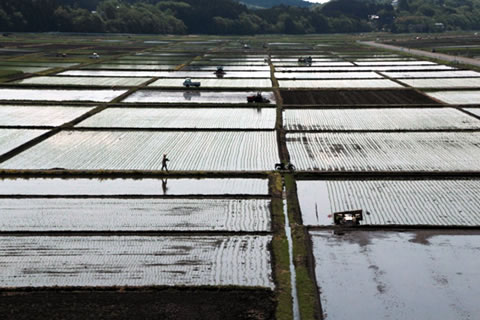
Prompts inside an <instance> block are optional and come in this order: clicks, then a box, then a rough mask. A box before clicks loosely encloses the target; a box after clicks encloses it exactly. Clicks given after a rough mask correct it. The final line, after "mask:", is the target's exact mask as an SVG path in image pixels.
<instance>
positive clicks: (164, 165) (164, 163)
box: [162, 154, 170, 172]
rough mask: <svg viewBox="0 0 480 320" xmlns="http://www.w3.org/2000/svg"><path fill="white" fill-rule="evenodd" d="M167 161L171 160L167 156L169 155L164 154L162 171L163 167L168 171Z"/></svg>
mask: <svg viewBox="0 0 480 320" xmlns="http://www.w3.org/2000/svg"><path fill="white" fill-rule="evenodd" d="M167 161H170V160H169V159H168V158H167V155H166V154H164V155H163V159H162V171H163V169H165V170H166V171H167V172H168V168H167Z"/></svg>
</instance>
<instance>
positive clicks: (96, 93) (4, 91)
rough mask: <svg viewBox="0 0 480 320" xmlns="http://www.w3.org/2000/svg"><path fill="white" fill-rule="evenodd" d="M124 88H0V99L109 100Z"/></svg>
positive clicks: (122, 91) (117, 95)
mask: <svg viewBox="0 0 480 320" xmlns="http://www.w3.org/2000/svg"><path fill="white" fill-rule="evenodd" d="M126 92H127V91H126V90H110V89H108V90H107V89H102V90H87V89H85V90H74V89H17V88H13V89H8V88H0V100H7V101H23V100H27V101H94V102H109V101H112V100H113V99H115V98H117V97H119V96H121V95H122V94H124V93H126Z"/></svg>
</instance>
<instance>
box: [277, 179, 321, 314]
mask: <svg viewBox="0 0 480 320" xmlns="http://www.w3.org/2000/svg"><path fill="white" fill-rule="evenodd" d="M284 179H285V180H284V181H285V188H286V191H287V204H288V207H287V210H288V218H289V221H290V227H291V229H292V239H293V260H294V264H295V270H296V275H297V296H298V304H299V309H300V317H301V319H323V316H322V312H321V306H320V299H319V294H318V290H317V288H316V279H315V272H314V264H313V256H312V251H311V244H310V240H309V237H308V230H307V228H305V227H304V226H303V225H302V218H301V215H300V207H299V203H298V197H297V189H296V183H295V178H294V175H293V174H285V176H284Z"/></svg>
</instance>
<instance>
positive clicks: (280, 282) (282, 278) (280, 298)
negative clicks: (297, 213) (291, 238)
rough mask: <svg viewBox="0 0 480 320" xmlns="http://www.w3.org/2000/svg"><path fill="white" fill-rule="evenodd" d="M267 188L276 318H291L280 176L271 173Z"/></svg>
mask: <svg viewBox="0 0 480 320" xmlns="http://www.w3.org/2000/svg"><path fill="white" fill-rule="evenodd" d="M269 189H270V194H271V196H272V225H273V232H274V234H273V240H272V253H273V259H272V260H273V262H274V264H273V266H274V270H273V271H274V276H275V285H276V286H275V297H276V303H277V304H276V310H275V318H276V319H277V320H291V319H293V309H292V307H293V304H292V295H291V292H292V287H291V283H290V264H289V255H288V240H287V236H286V234H285V223H284V221H285V220H284V216H283V201H282V178H281V176H280V174H278V173H273V174H272V175H270V179H269Z"/></svg>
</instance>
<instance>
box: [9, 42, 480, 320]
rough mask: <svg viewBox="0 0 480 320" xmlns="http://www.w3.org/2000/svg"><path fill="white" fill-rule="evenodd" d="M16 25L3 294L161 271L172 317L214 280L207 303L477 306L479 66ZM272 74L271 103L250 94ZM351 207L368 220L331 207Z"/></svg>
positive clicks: (459, 309) (347, 48)
mask: <svg viewBox="0 0 480 320" xmlns="http://www.w3.org/2000/svg"><path fill="white" fill-rule="evenodd" d="M19 37H20V36H19ZM22 37H25V39H24V40H23V41H24V42H25V46H26V48H28V50H29V51H26V52H20V51H18V52H17V51H15V55H13V56H12V55H1V56H0V70H7V69H4V68H18V69H12V70H17V71H18V70H20V71H19V73H15V74H14V76H10V75H7V76H5V77H3V78H0V81H1V84H0V250H1V251H2V252H3V253H4V254H3V256H4V258H5V259H2V262H1V264H2V267H3V269H2V270H3V271H2V273H1V274H0V289H1V290H0V296H1V297H2V299H3V298H5V297H8V298H9V299H10V300H9V301H14V302H15V303H20V304H18V306H20V305H23V306H33V305H35V303H34V302H35V301H34V297H33V296H34V295H33V294H32V293H31V292H30V293H28V292H29V290H38V292H40V293H42V294H43V293H45V292H48V293H49V294H50V295H53V294H58V295H61V296H62V297H73V296H74V295H75V294H74V293H73V292H72V291H71V290H72V289H73V288H75V290H78V289H79V288H80V289H81V290H88V292H89V293H90V294H97V295H98V294H102V293H103V294H104V295H103V297H104V298H103V299H106V298H105V297H106V296H107V294H109V295H111V297H110V298H108V299H110V300H109V301H108V302H109V303H110V304H109V305H110V306H111V305H114V306H118V307H119V308H120V307H124V306H125V304H122V305H121V306H120V304H119V303H118V302H117V303H116V302H113V303H112V302H111V301H113V300H115V299H116V300H115V301H119V300H118V299H121V297H122V295H125V294H127V293H132V292H133V293H136V294H144V293H148V292H150V291H149V290H152V287H153V288H155V289H154V291H152V292H156V293H157V294H160V293H162V294H163V296H162V298H161V302H165V303H164V304H165V305H169V306H170V304H169V301H170V300H169V299H174V298H172V297H174V296H175V294H177V295H178V299H177V300H178V301H182V303H183V304H184V305H185V304H189V305H188V306H187V307H185V306H182V307H178V308H177V307H171V308H169V310H168V311H167V312H166V314H165V318H182V317H181V316H180V314H181V312H184V310H187V309H188V308H191V307H192V306H191V305H190V300H189V297H190V296H192V295H193V294H194V293H198V292H201V293H202V294H201V295H202V296H203V297H213V296H214V295H215V292H220V293H218V294H217V295H216V296H215V297H216V298H215V299H213V300H210V301H209V302H208V305H209V306H211V308H210V309H209V310H207V311H205V313H204V314H205V316H204V318H210V319H215V318H219V317H216V315H218V314H220V313H219V311H212V310H220V309H221V310H228V311H229V312H230V310H236V311H232V312H237V313H236V314H232V315H231V317H233V318H245V319H275V315H273V314H272V312H271V310H274V309H275V308H276V307H277V308H280V306H281V307H284V308H286V309H291V310H295V309H296V307H295V306H294V305H292V306H291V307H286V306H290V304H291V302H292V301H294V303H295V301H298V300H299V301H300V304H301V305H302V306H303V308H302V309H301V313H302V319H311V318H321V317H322V315H323V317H324V318H325V319H352V318H390V319H406V318H412V319H416V318H418V319H430V318H432V319H433V318H438V317H439V315H440V317H444V318H445V317H446V318H452V319H470V318H471V319H474V318H478V316H479V315H480V310H479V309H478V307H477V304H476V303H475V302H474V301H475V297H476V296H478V288H477V287H478V285H477V284H475V283H474V282H473V285H472V281H475V280H472V279H477V278H478V277H475V276H476V274H477V273H478V272H477V271H476V270H477V269H478V261H477V260H478V259H475V257H476V251H478V243H477V242H478V241H477V240H478V239H477V238H478V232H477V231H478V230H477V229H478V227H479V226H480V216H479V214H478V212H479V210H478V208H479V207H480V203H479V201H478V196H477V194H478V192H479V191H480V185H479V181H480V180H479V178H478V173H479V172H480V167H479V165H478V158H479V157H480V149H479V145H480V140H479V139H480V136H479V135H478V131H479V124H480V123H479V121H480V119H479V116H480V112H479V111H478V110H477V108H476V105H479V104H480V103H479V102H478V101H479V99H478V98H479V92H477V91H475V90H473V88H480V84H479V83H477V82H478V79H480V77H479V74H480V73H478V72H477V71H474V70H469V69H468V68H467V67H465V66H461V65H455V67H453V66H447V65H442V64H439V63H438V62H432V61H427V60H425V59H427V58H424V57H414V56H405V55H401V54H393V53H390V52H387V51H381V50H379V49H371V48H367V47H361V46H359V45H358V44H356V43H354V42H352V40H351V39H350V38H348V39H347V38H345V39H338V36H335V38H332V37H327V36H324V37H323V36H318V37H317V36H315V37H308V38H307V37H302V36H295V37H293V38H285V39H283V38H282V37H275V38H271V39H270V38H269V39H266V38H265V39H263V38H262V39H256V38H246V37H245V38H242V39H241V40H239V39H230V38H228V39H227V38H218V37H216V38H212V37H206V36H195V37H193V36H192V37H174V36H172V37H160V36H148V35H143V36H139V37H138V38H137V37H136V36H130V37H129V38H128V40H126V38H125V36H113V35H109V36H108V37H104V36H102V35H96V36H95V39H93V40H92V39H91V38H85V37H84V36H80V35H78V36H69V37H68V39H69V41H71V42H72V43H69V44H68V45H69V47H68V46H67V47H60V44H58V39H56V38H57V37H58V35H55V36H52V35H42V36H41V38H40V39H39V38H35V39H34V38H28V36H27V35H22ZM352 38H353V36H352ZM52 39H55V41H56V42H53V40H52ZM42 41H44V42H48V44H42V43H41V42H42ZM15 43H18V42H15ZM39 43H40V44H42V45H39ZM56 43H57V44H56ZM244 44H249V45H250V48H249V49H246V48H245V47H244ZM2 45H3V42H2ZM63 45H65V46H66V45H67V44H63ZM6 47H7V48H6V49H9V48H10V47H9V46H6ZM17 47H18V48H17ZM20 47H22V48H23V46H18V45H16V46H15V48H13V45H12V48H10V49H12V50H18V49H19V48H20ZM61 48H65V50H70V51H68V52H67V57H66V58H61V57H56V53H57V52H58V51H59V50H61ZM32 50H34V51H32ZM92 52H98V53H99V54H100V55H101V58H100V59H91V58H89V56H90V55H91V54H92ZM33 53H35V54H33ZM26 54H28V55H29V56H28V57H26V56H25V57H24V55H26ZM37 54H38V56H37ZM306 56H311V57H312V58H313V61H312V64H311V65H308V64H305V63H302V62H299V61H298V59H299V58H302V57H303V58H305V57H306ZM27 58H28V59H27ZM62 59H63V60H62ZM37 60H38V61H37ZM217 67H223V70H224V71H225V72H226V74H225V75H224V76H223V78H219V77H217V76H216V75H215V74H214V72H215V71H216V70H217ZM22 70H23V72H24V73H23V74H22V73H21V71H22ZM47 70H51V71H47ZM45 71H47V72H45ZM26 72H30V73H32V74H27V73H26ZM39 72H43V73H41V74H38V73H39ZM185 78H192V80H193V81H200V82H201V86H200V88H192V89H190V88H189V89H186V88H181V89H180V87H182V84H183V80H184V79H185ZM27 86H28V88H27ZM71 86H79V87H80V88H81V89H80V88H76V89H73V88H71ZM97 86H104V87H105V89H102V88H96V87H97ZM114 87H128V89H129V90H128V91H127V90H126V88H124V90H115V89H114ZM468 87H470V88H472V89H470V90H465V88H468ZM172 88H173V89H175V90H172ZM259 91H260V92H261V93H262V95H263V96H265V97H266V98H268V99H269V100H270V102H269V104H256V103H252V104H247V96H248V95H252V94H256V93H257V92H259ZM462 105H469V108H466V106H462ZM36 138H37V139H36ZM164 154H165V155H166V156H167V157H168V159H169V162H168V163H167V165H168V170H169V171H168V172H167V171H166V170H162V164H163V163H162V158H163V155H164ZM288 161H290V162H292V163H293V164H294V165H295V166H296V168H297V172H296V173H294V174H287V173H286V172H284V171H275V170H274V168H275V164H276V163H279V162H284V163H285V162H288ZM282 177H283V178H284V181H285V190H282V183H281V179H280V178H282ZM291 182H293V184H292V183H291ZM282 191H285V192H282ZM297 199H298V206H297V205H296V203H297V202H296V200H297ZM282 200H283V204H284V206H283V208H280V206H279V205H278V203H279V201H280V202H281V201H282ZM287 210H292V212H291V213H292V214H291V215H288V216H285V214H286V213H287ZM348 210H362V212H363V220H362V222H361V223H360V225H358V226H356V227H352V228H351V229H348V228H345V227H340V226H336V225H334V224H333V217H332V215H333V214H334V213H336V212H342V211H348ZM289 213H290V212H289ZM284 223H287V224H288V223H289V224H290V226H291V229H288V228H287V229H286V228H284V227H285V226H284ZM355 228H357V229H355ZM420 228H429V231H425V230H422V229H420ZM440 229H441V230H440ZM387 230H388V231H387ZM400 231H402V232H400ZM289 232H292V233H293V234H292V235H293V236H291V237H288V236H287V234H289ZM302 234H303V235H302ZM287 244H288V245H287ZM288 246H291V247H295V248H299V250H294V251H293V250H292V251H291V256H290V255H289V253H288V252H287V248H288ZM302 252H304V253H302ZM393 255H395V256H393ZM284 256H288V257H289V258H291V266H289V265H288V261H287V262H286V261H283V260H285V259H283V257H284ZM309 256H311V257H313V259H310V258H309ZM472 257H473V258H472ZM311 260H312V261H313V262H312V263H309V262H308V261H311ZM293 261H295V263H293ZM303 262H306V263H303ZM290 272H291V273H293V274H290ZM298 272H301V274H303V275H305V274H311V275H312V277H310V278H309V277H302V278H299V275H300V273H298ZM295 273H297V277H296V276H295ZM314 274H315V276H316V279H315V278H314V277H313V275H314ZM288 279H290V280H288ZM295 279H301V280H302V281H304V283H300V282H299V285H298V286H296V287H295V288H296V291H290V286H291V285H292V284H293V285H294V286H295V282H294V280H295ZM307 282H310V285H304V284H305V283H307ZM307 284H308V283H307ZM100 287H101V288H102V289H101V290H99V288H100ZM118 287H126V291H125V292H123V293H119V292H116V291H115V290H116V288H118ZM164 287H168V288H169V289H165V288H164ZM347 287H348V290H345V288H347ZM32 288H35V289H32ZM175 288H179V289H178V291H172V290H175ZM205 288H207V289H205ZM309 288H311V289H309ZM19 290H20V292H21V293H22V294H20V295H12V294H11V293H12V292H16V291H19ZM69 290H70V291H69ZM102 290H103V291H102ZM122 290H123V289H122ZM165 290H167V291H165ZM202 290H203V291H202ZM218 290H220V291H218ZM222 290H223V291H222ZM235 290H240V291H241V290H244V291H242V292H243V293H242V294H240V297H243V298H240V299H237V301H235V302H232V301H233V300H232V299H230V298H228V294H230V293H232V292H236V291H235ZM309 290H310V291H309ZM32 292H36V291H32ZM167 292H168V298H167V297H166V296H167V294H166V293H167ZM412 292H413V293H412ZM266 293H267V294H266ZM297 293H298V296H297ZM246 296H248V297H250V298H251V297H255V298H257V297H258V299H257V300H258V301H261V302H262V307H261V308H260V309H259V308H258V306H256V307H255V308H254V309H255V310H252V309H251V306H252V304H251V303H243V304H242V302H241V301H246V300H245V299H244V298H245V297H246ZM265 296H268V297H265ZM12 297H14V298H12ZM112 297H113V298H112ZM305 297H318V299H317V298H315V299H317V300H318V301H316V302H315V301H312V300H309V301H307V300H305V299H306V298H305ZM312 299H314V298H312ZM197 300H198V299H197ZM240 300H241V301H240ZM56 301H59V299H57V300H56ZM82 301H83V302H82V303H84V304H85V306H90V305H89V304H87V303H86V302H85V301H86V300H82ZM99 301H101V299H99ZM172 301H173V300H172ZM178 301H177V302H178ZM195 301H196V300H195ZM174 302H175V301H174ZM89 303H90V302H89ZM175 303H176V302H175ZM192 303H193V302H192ZM320 303H321V304H320ZM257 304H258V303H257ZM49 305H52V306H55V303H53V304H52V303H50V304H49ZM69 305H72V304H69ZM73 305H74V304H73ZM177 305H178V304H174V306H177ZM12 306H13V304H12ZM365 306H368V308H367V307H365ZM204 307H205V306H202V308H204ZM237 307H238V308H237ZM12 308H13V307H12ZM12 308H11V310H16V309H15V308H13V309H12ZM252 308H253V307H252ZM262 308H263V309H262ZM0 309H1V307H0ZM27 309H28V308H26V309H25V308H24V310H27ZM58 309H59V308H55V307H52V308H51V310H50V311H49V312H52V313H55V310H58ZM132 309H133V307H131V309H130V310H132ZM237 309H238V310H237ZM9 310H10V309H9ZM198 310H200V309H198ZM202 310H203V309H202ZM278 310H280V309H277V311H278ZM282 310H283V309H282ZM305 310H307V312H306V311H305ZM23 312H24V313H25V312H26V311H23ZM305 312H306V313H305ZM125 314H127V313H125ZM152 314H155V316H158V313H156V312H152ZM266 314H269V315H268V316H264V315H266ZM202 315H203V313H202ZM222 315H223V314H222ZM196 316H198V314H195V315H193V313H192V314H190V315H189V316H188V317H184V318H194V317H196ZM287 317H288V316H287ZM106 318H108V316H107V317H106ZM110 318H111V315H110ZM220 318H223V319H226V318H228V317H226V316H225V315H223V316H222V317H220ZM292 318H293V317H292Z"/></svg>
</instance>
